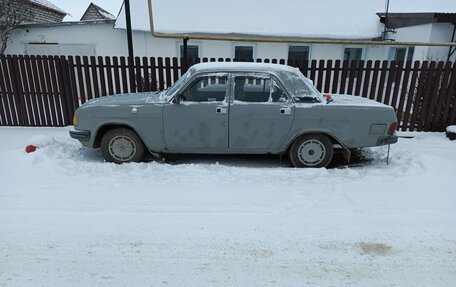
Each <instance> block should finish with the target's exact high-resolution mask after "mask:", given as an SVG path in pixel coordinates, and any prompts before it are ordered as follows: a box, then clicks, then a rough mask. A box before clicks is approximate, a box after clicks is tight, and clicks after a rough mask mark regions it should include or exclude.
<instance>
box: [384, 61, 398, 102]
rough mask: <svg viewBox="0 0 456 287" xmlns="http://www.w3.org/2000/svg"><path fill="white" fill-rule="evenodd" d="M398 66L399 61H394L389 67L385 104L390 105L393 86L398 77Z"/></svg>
mask: <svg viewBox="0 0 456 287" xmlns="http://www.w3.org/2000/svg"><path fill="white" fill-rule="evenodd" d="M397 67H398V64H397V62H396V61H392V62H391V64H390V67H389V72H388V81H387V82H386V90H385V98H384V99H383V103H384V104H385V105H389V101H390V98H391V92H392V87H393V81H394V78H395V77H396V72H397Z"/></svg>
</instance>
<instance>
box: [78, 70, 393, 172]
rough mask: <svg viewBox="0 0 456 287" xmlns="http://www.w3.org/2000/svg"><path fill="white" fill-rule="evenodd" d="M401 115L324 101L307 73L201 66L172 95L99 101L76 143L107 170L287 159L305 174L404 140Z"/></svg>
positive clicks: (335, 99) (345, 99) (83, 112)
mask: <svg viewBox="0 0 456 287" xmlns="http://www.w3.org/2000/svg"><path fill="white" fill-rule="evenodd" d="M396 121H397V119H396V114H395V112H394V110H393V108H392V107H389V106H386V105H383V104H381V103H378V102H375V101H372V100H368V99H365V98H362V97H357V96H349V95H333V96H332V97H330V96H328V95H326V96H324V95H322V94H321V93H320V92H318V91H317V90H316V89H315V87H314V86H313V85H312V82H311V81H310V80H308V79H307V78H305V77H304V76H303V75H302V74H301V72H300V71H299V70H298V69H296V68H292V67H289V66H284V65H276V64H260V63H204V64H197V65H194V66H192V67H191V68H190V69H189V70H188V71H187V73H185V74H184V75H182V77H181V78H180V79H179V80H178V81H177V82H176V83H175V84H174V85H173V86H172V87H170V88H169V89H168V90H165V91H161V92H155V93H153V92H149V93H136V94H124V95H115V96H108V97H103V98H97V99H94V100H91V101H88V102H87V103H85V104H83V105H82V106H81V107H80V108H78V109H77V111H76V113H75V116H74V130H72V131H70V135H71V137H73V138H75V139H78V140H79V141H80V142H81V143H82V144H83V145H84V146H86V147H91V148H98V147H101V152H102V154H103V157H104V158H105V159H106V161H108V162H115V163H126V162H138V161H140V160H141V159H142V158H143V156H144V153H145V152H146V151H147V150H148V151H149V152H151V153H152V154H153V155H157V156H161V155H164V154H170V153H194V154H278V155H283V154H288V155H289V158H290V160H291V162H292V164H293V165H294V166H296V167H326V166H327V165H328V164H329V163H330V162H331V159H332V157H333V151H334V149H335V148H340V149H342V150H343V154H344V158H345V159H346V160H347V161H349V159H350V150H351V149H355V148H361V147H370V146H380V145H387V144H393V143H396V142H397V136H396V135H395V130H396V126H397V123H396Z"/></svg>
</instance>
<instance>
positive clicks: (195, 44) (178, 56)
mask: <svg viewBox="0 0 456 287" xmlns="http://www.w3.org/2000/svg"><path fill="white" fill-rule="evenodd" d="M201 44H202V43H201V41H188V42H187V45H188V46H198V58H202V57H201V55H202V54H203V53H202V50H201V47H202V45H201ZM181 46H184V41H182V40H180V41H176V55H177V58H182V57H183V55H181V54H180V48H181Z"/></svg>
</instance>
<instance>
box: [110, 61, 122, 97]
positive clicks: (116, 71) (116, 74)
mask: <svg viewBox="0 0 456 287" xmlns="http://www.w3.org/2000/svg"><path fill="white" fill-rule="evenodd" d="M112 69H113V73H114V83H115V86H116V92H115V93H116V94H120V93H121V92H122V89H121V85H120V74H119V59H118V58H117V57H113V58H112Z"/></svg>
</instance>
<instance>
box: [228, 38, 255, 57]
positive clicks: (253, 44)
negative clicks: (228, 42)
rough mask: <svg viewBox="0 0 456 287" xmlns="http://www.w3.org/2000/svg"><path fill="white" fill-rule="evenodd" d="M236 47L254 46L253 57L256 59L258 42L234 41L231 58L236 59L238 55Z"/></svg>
mask: <svg viewBox="0 0 456 287" xmlns="http://www.w3.org/2000/svg"><path fill="white" fill-rule="evenodd" d="M236 47H252V59H253V60H255V59H256V54H257V51H256V50H257V45H256V43H252V42H234V43H232V48H231V58H232V59H235V56H236Z"/></svg>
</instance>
